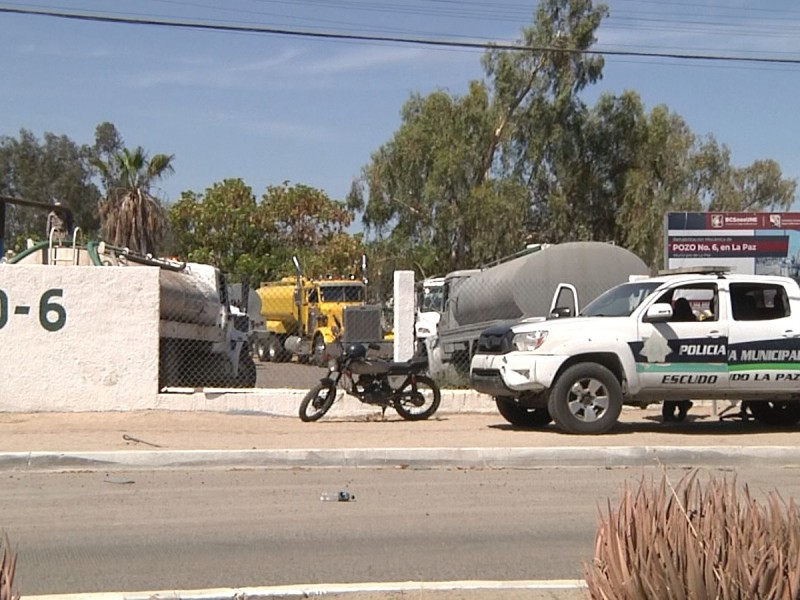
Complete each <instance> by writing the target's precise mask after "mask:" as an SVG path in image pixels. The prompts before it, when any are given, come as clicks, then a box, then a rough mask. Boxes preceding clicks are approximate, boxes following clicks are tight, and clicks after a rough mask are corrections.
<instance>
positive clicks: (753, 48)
mask: <svg viewBox="0 0 800 600" xmlns="http://www.w3.org/2000/svg"><path fill="white" fill-rule="evenodd" d="M607 4H608V5H609V7H610V9H611V14H610V17H609V18H608V19H607V20H606V21H605V22H604V23H603V25H602V26H601V29H600V33H599V44H598V45H597V46H596V48H597V49H612V50H635V51H644V52H671V53H688V54H704V53H710V54H723V55H738V56H751V57H757V58H790V59H793V58H797V59H800V7H798V6H797V5H796V4H795V3H794V2H791V1H789V0H764V1H762V2H759V3H757V4H756V3H753V2H747V1H726V0H713V1H712V0H709V1H708V2H704V1H701V0H686V1H682V2H672V1H670V0H611V1H610V2H607ZM754 5H755V6H757V7H758V8H752V6H754ZM534 6H535V2H523V1H522V0H513V1H512V0H508V1H506V0H496V1H492V0H227V1H226V2H220V1H212V0H194V1H189V0H186V1H182V0H139V1H136V2H134V1H131V0H116V1H114V2H111V1H108V0H106V1H105V2H104V1H100V0H72V1H70V2H66V1H65V0H35V1H31V2H27V1H19V0H18V1H5V2H4V1H3V0H0V8H28V9H36V10H56V11H80V12H90V13H100V14H104V15H108V16H116V17H126V18H145V19H158V20H182V21H199V22H205V23H212V24H217V25H219V24H223V25H257V26H263V27H276V28H292V29H302V30H307V31H326V32H342V33H356V34H367V35H388V36H404V37H406V36H407V37H425V38H436V39H448V40H461V41H465V40H466V41H479V42H486V41H501V42H513V41H514V40H516V39H517V38H518V35H519V32H520V29H521V28H522V27H524V26H526V25H528V24H530V23H531V21H532V11H533V8H534ZM219 7H224V8H219ZM0 39H2V40H3V42H2V44H0V65H2V66H0V75H1V77H0V79H1V80H2V85H0V109H1V110H0V115H2V121H0V122H1V123H2V127H0V135H6V136H12V137H17V136H18V134H19V130H20V129H22V128H25V129H28V130H30V131H32V132H33V133H34V134H35V135H37V136H38V137H39V138H40V139H41V136H42V135H43V134H44V133H45V132H52V133H55V134H64V135H67V136H69V137H70V138H71V139H73V140H74V141H76V142H78V143H87V144H89V143H92V142H93V137H94V130H95V127H96V126H97V125H98V124H99V123H101V122H104V121H110V122H112V123H114V124H115V125H116V126H117V128H118V130H119V131H120V133H121V134H122V136H123V138H124V140H125V142H126V145H128V146H129V147H134V146H137V145H141V146H143V147H144V148H145V149H146V150H147V151H148V152H149V153H151V154H152V153H156V152H164V153H168V154H174V155H175V163H174V165H175V169H176V172H175V174H174V175H172V176H170V177H169V178H168V179H167V180H165V181H164V182H163V183H162V184H161V194H162V197H163V199H166V200H168V201H172V200H176V199H177V198H178V197H179V196H180V193H181V191H183V190H189V189H191V190H194V191H197V192H202V191H203V190H205V189H206V188H207V187H209V186H211V185H212V184H213V183H214V182H217V181H221V180H223V179H226V178H233V177H240V178H242V179H243V180H244V181H245V182H247V183H248V184H249V185H250V186H251V187H252V188H253V191H254V192H255V193H256V194H257V195H258V196H260V195H261V194H262V193H263V191H264V190H265V188H266V187H267V186H268V185H273V184H280V183H281V182H283V181H289V182H291V183H302V184H306V185H311V186H314V187H318V188H321V189H323V190H325V191H326V192H327V193H328V194H329V195H330V196H331V197H332V198H335V199H343V198H344V197H345V195H346V194H347V191H348V190H349V188H350V184H351V182H352V180H353V179H354V178H355V177H358V175H359V174H360V172H361V169H362V167H363V166H364V165H366V164H367V163H368V162H369V160H370V155H371V153H372V152H374V151H375V150H377V149H378V148H379V147H380V145H381V144H383V143H385V142H387V141H388V140H389V139H390V138H391V136H392V134H393V133H394V132H395V131H396V130H397V128H398V126H399V125H400V110H401V108H402V106H403V104H404V102H405V101H406V100H407V99H408V97H409V95H410V94H411V93H412V92H419V93H422V94H426V93H428V92H431V91H433V90H436V89H446V90H448V91H450V92H451V93H454V94H461V93H463V92H464V91H465V90H466V89H467V85H468V83H469V81H470V80H471V79H477V78H481V77H482V75H483V73H482V69H481V66H480V58H481V55H482V52H481V51H480V50H466V49H441V48H430V47H420V46H413V45H401V44H390V43H375V42H371V43H364V42H353V41H323V40H314V39H307V38H300V37H286V36H275V35H263V34H252V33H220V32H209V31H195V30H189V29H176V28H162V27H154V26H134V25H122V24H106V23H95V22H81V21H73V20H64V19H57V18H51V17H42V16H24V15H15V14H7V13H0ZM626 89H633V90H635V91H637V92H638V93H639V94H640V95H641V96H642V99H643V101H644V103H645V106H646V108H647V110H651V109H652V108H653V107H654V106H656V105H659V104H666V105H667V106H668V107H669V108H670V109H671V110H672V111H674V112H676V113H678V114H679V115H681V116H682V117H683V118H684V119H686V121H687V122H688V124H689V126H690V127H691V128H692V130H693V131H694V132H695V133H697V134H703V135H705V134H712V135H714V136H715V137H716V138H717V140H718V141H719V142H721V143H723V144H725V145H727V146H728V147H729V148H730V150H731V154H732V159H733V163H734V164H736V165H739V166H744V165H746V164H749V163H750V162H752V161H753V160H756V159H762V158H771V159H774V160H776V161H778V162H779V163H780V165H781V167H782V169H783V172H784V175H785V176H786V177H791V178H800V144H798V138H800V126H799V124H798V118H797V114H796V113H797V110H796V104H797V101H798V96H800V65H774V64H772V65H769V64H753V63H751V64H741V63H720V62H714V63H709V62H687V61H678V60H672V59H666V58H632V57H615V56H609V57H607V58H606V67H605V71H604V78H603V80H602V81H601V82H600V83H599V84H598V85H596V86H594V87H593V88H592V89H591V90H590V91H589V92H588V93H587V94H586V99H587V101H588V102H589V103H590V104H593V103H594V100H595V99H596V97H597V96H598V95H599V93H601V92H612V93H617V94H618V93H622V92H623V91H624V90H626Z"/></svg>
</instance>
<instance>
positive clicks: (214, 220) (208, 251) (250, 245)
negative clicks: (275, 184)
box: [169, 179, 275, 287]
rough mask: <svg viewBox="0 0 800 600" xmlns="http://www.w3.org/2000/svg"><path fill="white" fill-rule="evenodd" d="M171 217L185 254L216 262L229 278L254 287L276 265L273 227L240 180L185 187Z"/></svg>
mask: <svg viewBox="0 0 800 600" xmlns="http://www.w3.org/2000/svg"><path fill="white" fill-rule="evenodd" d="M169 222H170V225H171V228H172V232H173V236H174V240H175V244H176V251H177V253H178V255H179V256H180V257H181V258H183V259H185V260H189V261H193V262H201V263H207V264H212V265H215V266H217V267H219V268H220V269H221V270H223V271H224V272H226V273H228V274H230V276H231V281H234V282H241V283H244V284H246V285H247V286H249V287H255V286H257V285H258V284H259V283H260V282H261V280H262V279H263V278H265V277H267V275H268V272H269V271H270V269H271V268H272V267H273V257H272V249H273V240H274V239H275V231H274V226H273V224H272V223H270V222H268V221H267V220H266V219H265V215H264V213H263V211H262V210H261V209H260V207H259V205H258V203H257V201H256V197H255V195H254V194H253V191H252V189H251V188H250V187H249V186H248V185H246V184H245V183H244V182H243V181H242V180H241V179H226V180H224V181H222V182H221V183H215V184H213V185H212V186H211V187H210V188H208V189H206V191H205V193H204V194H197V193H194V192H192V191H187V192H183V194H181V198H180V200H178V201H177V202H176V203H174V204H173V205H172V206H171V207H170V209H169Z"/></svg>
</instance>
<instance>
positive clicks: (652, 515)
mask: <svg viewBox="0 0 800 600" xmlns="http://www.w3.org/2000/svg"><path fill="white" fill-rule="evenodd" d="M585 575H586V582H587V584H588V587H589V593H590V597H591V598H592V599H593V600H600V599H603V600H657V599H661V598H671V599H675V600H693V599H706V598H708V599H721V600H741V599H745V598H746V599H747V600H767V599H769V600H796V599H797V598H800V511H799V510H798V506H797V504H796V503H795V502H794V500H793V499H790V500H789V501H788V502H784V501H783V500H782V499H781V498H780V496H779V495H778V494H777V492H772V493H769V494H766V503H765V504H762V503H760V502H758V501H757V500H756V498H755V497H754V496H753V495H751V493H750V490H749V489H748V488H747V486H745V487H744V488H743V490H739V489H738V487H737V485H736V481H735V479H734V480H733V481H727V480H722V481H718V480H715V479H713V478H711V479H710V481H709V482H708V483H707V484H705V485H703V484H701V482H700V481H699V480H698V477H697V471H693V472H690V473H689V474H688V475H686V476H684V477H683V478H682V479H681V481H680V482H679V483H678V484H677V485H676V486H674V487H673V486H672V485H671V484H670V483H669V481H668V480H667V478H666V476H665V477H663V478H662V480H661V482H660V484H659V485H655V484H654V483H653V482H649V483H648V482H646V481H644V480H643V481H642V482H641V483H640V485H639V488H638V489H637V490H634V489H632V488H630V487H629V486H627V485H626V486H625V490H624V492H623V497H622V500H621V502H620V506H619V507H618V509H616V510H614V509H612V508H611V505H610V503H609V506H608V513H607V516H605V517H602V518H601V523H600V527H599V529H598V533H597V537H596V546H595V558H594V560H593V561H592V563H591V564H587V565H585Z"/></svg>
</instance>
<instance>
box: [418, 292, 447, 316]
mask: <svg viewBox="0 0 800 600" xmlns="http://www.w3.org/2000/svg"><path fill="white" fill-rule="evenodd" d="M443 305H444V289H443V287H442V286H435V287H428V286H424V287H423V288H422V298H421V300H420V303H419V306H420V311H422V312H442V309H443Z"/></svg>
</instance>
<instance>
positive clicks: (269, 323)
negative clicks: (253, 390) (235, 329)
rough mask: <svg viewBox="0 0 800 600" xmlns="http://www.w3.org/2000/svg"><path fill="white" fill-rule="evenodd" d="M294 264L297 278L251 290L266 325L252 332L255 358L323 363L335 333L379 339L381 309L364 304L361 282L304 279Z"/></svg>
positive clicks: (351, 338) (354, 338)
mask: <svg viewBox="0 0 800 600" xmlns="http://www.w3.org/2000/svg"><path fill="white" fill-rule="evenodd" d="M293 262H294V265H295V270H296V272H297V275H296V277H285V278H283V279H281V280H280V281H273V282H266V283H262V284H261V287H259V288H258V290H256V293H257V294H258V297H259V298H260V300H261V315H262V316H263V318H264V321H265V326H266V327H265V330H264V331H263V332H262V333H259V334H257V336H258V341H257V342H256V344H257V354H258V356H259V357H261V358H262V359H264V360H269V361H275V362H283V361H287V360H290V359H291V358H292V357H293V356H297V357H298V359H299V360H300V361H301V362H307V361H311V362H313V364H315V365H318V366H324V364H325V359H326V349H327V347H328V344H330V343H331V342H333V341H334V340H335V339H336V335H337V332H338V333H341V334H342V335H343V337H344V339H345V341H360V342H376V343H377V342H381V341H382V339H383V332H382V325H381V321H382V312H381V308H380V306H377V305H376V306H367V305H365V295H366V282H365V281H364V280H358V279H356V278H355V276H353V277H352V278H335V279H334V278H330V279H319V280H315V279H307V278H306V277H305V276H304V275H303V272H302V268H301V267H300V263H299V261H298V260H297V258H296V257H294V258H293ZM362 268H363V267H362ZM262 349H263V350H262ZM259 350H262V351H259Z"/></svg>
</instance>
